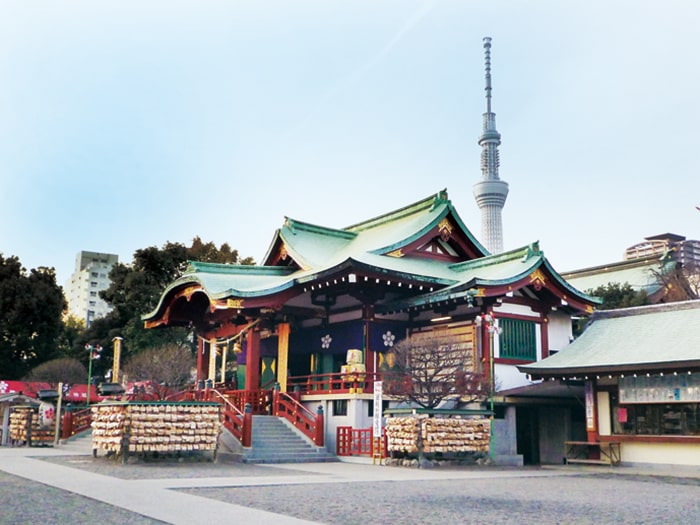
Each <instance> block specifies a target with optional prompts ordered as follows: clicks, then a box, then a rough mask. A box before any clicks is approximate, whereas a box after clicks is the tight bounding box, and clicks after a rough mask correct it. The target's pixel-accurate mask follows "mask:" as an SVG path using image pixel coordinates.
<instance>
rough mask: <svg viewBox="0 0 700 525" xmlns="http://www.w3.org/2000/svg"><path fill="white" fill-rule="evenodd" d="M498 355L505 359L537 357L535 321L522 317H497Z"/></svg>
mask: <svg viewBox="0 0 700 525" xmlns="http://www.w3.org/2000/svg"><path fill="white" fill-rule="evenodd" d="M499 324H500V326H501V329H502V332H501V336H500V338H499V343H500V355H499V357H502V358H505V359H519V360H522V361H535V360H536V359H537V332H536V331H537V323H535V322H533V321H524V320H522V319H508V318H501V319H499Z"/></svg>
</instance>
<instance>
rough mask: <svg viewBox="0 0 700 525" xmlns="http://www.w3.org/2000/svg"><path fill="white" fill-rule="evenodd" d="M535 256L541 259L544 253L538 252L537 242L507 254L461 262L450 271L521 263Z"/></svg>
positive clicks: (452, 266)
mask: <svg viewBox="0 0 700 525" xmlns="http://www.w3.org/2000/svg"><path fill="white" fill-rule="evenodd" d="M533 256H537V257H543V256H544V253H543V252H541V251H540V243H539V241H535V242H532V243H530V244H526V245H525V246H521V247H520V248H515V249H513V250H509V251H507V252H502V253H496V254H493V255H487V256H485V257H480V258H478V259H472V260H471V261H463V262H459V263H455V264H452V265H450V269H451V270H455V271H461V270H464V269H467V268H481V267H484V266H491V265H493V264H498V263H502V262H508V261H512V260H515V259H522V260H523V262H525V261H526V260H528V259H529V258H530V257H533Z"/></svg>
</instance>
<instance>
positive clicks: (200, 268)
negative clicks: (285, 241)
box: [183, 261, 292, 277]
mask: <svg viewBox="0 0 700 525" xmlns="http://www.w3.org/2000/svg"><path fill="white" fill-rule="evenodd" d="M241 271H244V272H245V273H247V274H249V275H250V274H254V275H268V274H269V275H276V274H286V273H291V271H292V269H290V268H288V267H286V266H258V265H247V264H230V263H212V262H200V261H187V270H186V271H185V273H184V274H183V277H185V276H187V275H188V274H191V273H219V274H232V273H241Z"/></svg>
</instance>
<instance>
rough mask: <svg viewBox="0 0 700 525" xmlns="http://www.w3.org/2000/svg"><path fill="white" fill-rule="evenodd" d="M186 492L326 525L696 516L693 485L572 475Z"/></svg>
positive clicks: (697, 490)
mask: <svg viewBox="0 0 700 525" xmlns="http://www.w3.org/2000/svg"><path fill="white" fill-rule="evenodd" d="M185 492H187V493H190V494H196V495H199V496H204V497H207V498H215V499H219V500H222V501H230V502H235V503H237V504H239V505H244V506H248V507H253V508H256V509H262V510H269V511H273V512H278V513H282V514H285V515H289V516H294V517H298V518H303V519H307V520H313V521H318V522H321V523H326V524H331V525H355V524H357V525H360V524H362V525H372V524H387V523H400V524H401V525H412V524H416V525H418V524H421V525H425V524H432V523H435V524H445V525H446V524H472V523H473V524H476V523H479V524H484V523H499V524H518V525H522V524H526V523H543V524H555V523H557V524H558V523H561V524H588V523H591V524H592V523H596V524H605V523H629V524H632V523H634V524H654V525H658V524H665V523H673V524H685V523H697V520H698V516H700V482H699V481H698V480H681V481H680V483H679V482H678V480H676V479H675V478H672V479H663V478H656V477H638V478H635V477H631V478H628V477H627V476H625V477H621V476H615V475H611V476H600V475H593V476H588V475H577V476H565V477H555V478H546V477H537V478H535V477H532V478H498V479H496V478H492V479H479V480H460V481H407V482H378V483H362V484H360V483H329V484H324V485H323V486H318V485H294V486H276V487H250V488H248V487H246V488H225V489H221V488H217V489H187V490H185Z"/></svg>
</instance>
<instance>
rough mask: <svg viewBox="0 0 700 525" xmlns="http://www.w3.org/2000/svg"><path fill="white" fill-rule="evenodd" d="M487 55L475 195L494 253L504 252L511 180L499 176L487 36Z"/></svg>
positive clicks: (484, 240) (488, 246)
mask: <svg viewBox="0 0 700 525" xmlns="http://www.w3.org/2000/svg"><path fill="white" fill-rule="evenodd" d="M484 51H485V55H486V113H484V131H483V133H482V134H481V136H480V137H479V145H480V146H481V180H480V181H479V182H477V183H476V184H474V198H475V199H476V204H477V206H479V209H480V210H481V239H480V240H481V244H483V245H484V246H485V247H486V249H487V250H488V251H489V252H491V253H501V252H502V251H503V225H502V221H501V212H502V210H503V206H504V205H505V203H506V197H508V183H507V182H505V181H502V180H501V179H500V178H499V176H498V167H499V164H500V162H499V158H498V146H500V145H501V134H500V133H498V131H496V114H495V113H493V112H492V111H491V39H490V38H489V37H486V38H484Z"/></svg>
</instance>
